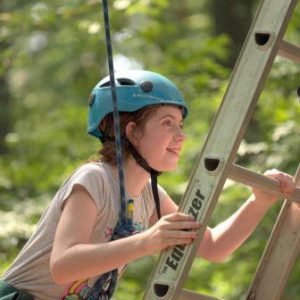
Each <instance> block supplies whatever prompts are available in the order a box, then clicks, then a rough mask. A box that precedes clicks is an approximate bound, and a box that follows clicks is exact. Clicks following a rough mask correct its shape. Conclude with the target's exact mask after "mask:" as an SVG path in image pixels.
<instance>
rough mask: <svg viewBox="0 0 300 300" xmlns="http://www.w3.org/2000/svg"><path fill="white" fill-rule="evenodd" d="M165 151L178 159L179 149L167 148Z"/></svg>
mask: <svg viewBox="0 0 300 300" xmlns="http://www.w3.org/2000/svg"><path fill="white" fill-rule="evenodd" d="M167 151H169V152H171V153H173V154H175V155H176V156H177V157H179V153H180V149H179V148H167Z"/></svg>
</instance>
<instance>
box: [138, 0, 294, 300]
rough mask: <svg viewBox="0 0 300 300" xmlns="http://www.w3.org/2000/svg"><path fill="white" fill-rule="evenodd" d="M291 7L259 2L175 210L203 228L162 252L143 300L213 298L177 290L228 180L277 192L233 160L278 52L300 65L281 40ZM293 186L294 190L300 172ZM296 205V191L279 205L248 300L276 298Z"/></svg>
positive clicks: (287, 264)
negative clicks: (188, 242)
mask: <svg viewBox="0 0 300 300" xmlns="http://www.w3.org/2000/svg"><path fill="white" fill-rule="evenodd" d="M296 4H297V0H264V1H263V2H262V3H261V4H260V6H259V8H258V11H257V14H256V16H255V19H254V22H253V24H252V26H251V28H250V31H249V34H248V36H247V39H246V42H245V44H244V46H243V49H242V52H241V54H240V57H239V59H238V61H237V64H236V67H235V69H234V72H233V74H232V77H231V80H230V83H229V86H228V89H227V91H226V93H225V96H224V99H223V101H222V104H221V106H220V108H219V111H218V114H217V116H216V118H215V120H214V123H213V126H212V128H211V130H210V132H209V135H208V137H207V139H206V142H205V144H204V147H203V149H202V151H201V153H200V155H199V157H198V160H197V163H196V166H195V168H194V170H193V173H192V176H191V178H190V181H189V184H188V187H187V190H186V192H185V194H184V196H183V199H182V201H181V203H180V206H179V210H180V211H182V212H185V213H189V214H191V215H193V216H194V217H195V218H196V220H197V221H199V222H201V223H202V224H203V226H202V227H201V229H200V230H199V235H198V237H197V238H196V240H195V241H194V242H193V243H192V244H191V245H188V246H176V247H174V248H172V249H168V250H166V251H164V252H162V253H161V254H160V256H159V259H158V262H157V265H156V267H155V268H154V270H153V272H152V275H151V278H150V280H149V282H148V286H147V289H146V291H145V294H144V297H143V300H175V299H180V300H196V299H197V300H200V299H202V300H213V299H218V298H214V297H211V296H205V295H200V294H196V293H194V292H190V291H187V290H182V286H183V283H184V280H185V278H186V276H187V275H188V272H189V269H190V267H191V265H192V262H193V259H194V256H195V254H196V251H197V248H198V246H199V244H200V241H201V239H202V237H203V234H204V231H205V227H206V226H207V223H208V221H209V218H210V216H211V214H212V212H213V210H214V208H215V205H216V203H217V200H218V197H219V195H220V193H221V190H222V188H223V185H224V183H225V180H226V179H227V178H228V177H229V178H230V179H233V180H235V181H238V182H241V183H243V184H247V185H250V186H254V187H260V188H262V189H265V190H267V191H272V192H274V193H277V194H280V192H279V188H278V185H277V182H276V181H275V180H272V179H270V178H267V177H265V176H263V175H259V174H256V173H254V172H252V171H249V170H247V169H244V168H242V167H241V166H238V165H236V164H234V160H235V158H236V153H237V150H238V148H239V145H240V143H241V140H242V138H243V135H244V133H245V130H246V128H247V126H248V123H249V120H250V119H251V116H252V114H253V112H254V109H255V106H256V103H257V100H258V98H259V95H260V93H261V90H262V88H263V85H264V82H265V80H266V78H267V76H268V73H269V71H270V69H271V67H272V64H273V62H274V59H275V57H276V55H280V56H282V57H285V58H287V59H291V60H293V61H295V62H297V63H300V48H299V47H297V46H294V45H292V44H290V43H288V42H286V41H284V40H283V36H284V33H285V31H286V27H287V25H288V22H289V20H290V17H291V15H292V12H293V11H294V9H295V6H296ZM296 181H297V182H298V184H299V185H300V167H299V168H298V171H297V175H296ZM299 185H298V186H299ZM295 202H300V189H299V188H297V189H296V191H295V192H294V193H293V194H292V195H290V197H289V198H288V199H287V200H286V202H285V203H284V205H283V207H282V210H281V212H280V214H279V217H278V220H277V222H276V225H275V227H274V229H273V232H272V235H271V238H270V240H269V242H268V245H267V247H266V250H265V252H264V254H263V257H262V260H261V262H260V264H259V267H258V269H257V273H256V276H255V278H254V280H253V283H252V286H251V288H250V290H249V293H248V296H247V300H250V299H251V300H268V299H270V300H271V299H272V300H274V299H279V298H280V294H281V292H282V290H283V287H284V285H285V283H286V280H287V276H288V274H289V272H290V270H291V267H292V264H293V261H294V260H295V257H296V254H297V252H298V245H299V241H300V207H298V205H297V203H295Z"/></svg>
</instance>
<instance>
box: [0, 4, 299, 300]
mask: <svg viewBox="0 0 300 300" xmlns="http://www.w3.org/2000/svg"><path fill="white" fill-rule="evenodd" d="M110 3H111V7H110V12H111V26H112V29H111V30H112V36H113V50H114V63H115V69H116V70H124V69H125V70H126V69H149V70H152V71H156V72H159V73H162V74H163V75H165V76H167V77H169V78H170V79H172V80H173V81H174V82H175V83H176V84H177V85H178V87H179V88H180V89H181V90H182V93H183V94H184V96H185V98H186V101H187V103H188V105H189V107H190V115H189V118H188V120H187V121H186V124H185V132H186V135H187V141H186V144H185V148H184V151H183V155H182V158H181V162H180V166H179V168H178V170H177V172H175V173H174V174H164V175H163V176H161V177H160V178H159V181H160V184H162V185H163V186H164V187H165V188H166V189H167V191H168V192H169V194H170V195H172V197H173V198H174V199H175V200H176V201H177V202H179V201H180V199H181V196H182V193H183V192H184V191H185V188H186V185H187V183H188V180H189V177H190V174H191V171H192V168H193V166H194V164H195V161H196V158H197V155H198V153H199V152H200V150H201V148H202V146H203V143H204V140H205V137H206V135H207V133H208V130H209V128H210V125H211V122H212V120H213V117H214V115H215V114H216V112H217V109H218V106H219V105H220V103H221V100H222V97H223V94H224V92H225V90H226V86H227V84H228V82H229V78H230V74H231V72H232V69H233V66H234V63H235V61H236V59H237V56H238V54H239V52H240V49H241V46H242V44H243V41H244V39H245V36H246V34H247V32H248V30H249V27H250V24H251V20H252V18H253V16H254V13H255V10H256V8H257V5H258V2H256V1H249V0H233V1H232V0H203V1H199V0H186V1H182V0H151V1H150V0H116V1H110ZM102 18H103V17H102V7H101V3H100V1H96V0H85V1H83V0H70V1H58V0H51V1H50V0H45V1H33V0H2V1H0V57H1V65H0V66H1V69H0V101H1V102H0V105H1V106H0V193H1V195H0V273H2V272H3V271H4V270H5V269H6V268H7V266H8V265H9V264H10V263H11V261H12V260H13V259H14V257H15V256H16V255H17V253H18V251H19V250H20V248H21V247H22V245H24V243H25V242H26V240H27V239H28V237H29V235H30V233H31V232H32V230H33V229H34V225H35V224H36V222H37V221H38V219H39V217H40V215H41V213H42V212H43V210H44V209H45V208H46V207H47V205H48V203H49V202H50V201H51V199H52V197H53V196H54V194H55V192H56V191H57V189H58V187H59V186H60V184H61V183H62V182H63V181H64V180H65V179H66V178H67V177H68V176H69V175H70V174H71V172H72V171H73V170H74V168H76V167H77V166H79V165H81V164H82V163H84V162H85V161H86V160H87V159H88V158H89V157H90V156H95V155H97V151H98V148H99V147H100V142H99V141H97V140H96V139H94V138H92V137H89V136H88V135H87V134H86V123H87V103H88V97H89V94H90V91H91V90H92V88H93V87H94V85H95V84H96V83H97V82H98V81H99V80H100V79H101V78H102V77H103V76H105V75H107V62H106V48H105V40H104V32H103V21H102ZM299 20H300V8H299V5H298V7H297V9H296V11H295V14H294V16H293V18H292V21H291V23H290V25H289V27H288V31H287V34H286V37H285V39H286V40H288V41H290V42H293V43H294V44H296V45H300V34H299V32H300V22H299ZM299 70H300V68H299V66H298V65H296V64H294V63H292V62H289V61H286V60H284V59H282V58H277V59H276V61H275V63H274V65H273V68H272V71H271V73H270V75H269V78H268V80H267V83H266V85H265V88H264V91H263V93H262V96H261V97H260V101H259V104H258V106H257V109H256V111H255V114H254V116H253V119H252V121H251V123H250V126H249V128H248V130H247V133H246V136H245V139H244V140H243V142H242V145H241V147H240V149H239V154H238V157H237V162H238V163H239V164H241V165H243V166H247V167H248V168H250V169H252V170H255V171H258V172H263V171H264V170H265V169H267V168H278V169H281V170H283V171H285V172H289V173H291V174H293V173H295V170H296V168H297V166H298V163H299V157H300V126H299V120H300V104H299V100H298V98H297V94H296V90H297V88H298V86H299V85H300V80H299V78H300V76H299ZM250 192H251V191H250V190H249V189H248V188H246V187H243V186H240V185H235V184H233V183H232V182H229V181H228V182H227V183H226V188H225V189H224V193H223V194H222V196H221V198H220V200H219V203H218V206H217V209H216V210H215V212H214V214H213V218H212V220H211V222H210V225H211V226H213V225H215V224H216V223H218V222H220V221H221V220H224V219H225V218H226V217H227V216H229V215H230V213H231V212H233V211H234V210H235V209H236V208H237V207H238V206H240V205H241V203H242V202H243V201H244V200H245V199H246V198H247V197H248V196H249V195H250ZM281 203H282V201H280V203H278V205H277V206H276V207H274V208H273V209H272V210H271V211H270V212H269V213H268V214H267V216H266V217H265V218H264V220H263V221H262V223H261V224H260V226H259V227H258V229H257V230H256V231H255V233H254V234H253V236H252V237H251V238H250V239H249V240H248V241H247V242H246V243H245V244H244V246H243V247H242V248H240V249H239V250H238V251H237V252H236V253H235V254H234V255H233V256H232V257H231V258H230V259H229V260H228V261H227V262H226V263H224V264H211V263H207V262H205V261H203V260H200V259H196V260H195V263H194V265H193V267H192V271H191V273H190V276H189V278H188V279H187V282H186V284H185V286H186V287H188V288H190V289H192V290H195V291H198V292H201V293H206V294H214V295H215V296H218V297H220V298H224V299H237V300H239V299H241V298H242V297H243V295H245V294H246V292H247V287H248V286H249V285H250V282H251V279H252V277H253V275H254V272H255V269H256V266H257V264H258V261H259V257H260V256H261V254H262V251H263V249H264V247H265V244H266V241H267V236H268V234H269V233H270V231H271V229H272V226H273V224H274V222H275V219H276V215H277V214H278V211H279V209H280V205H281ZM153 264H154V258H145V259H141V260H139V261H137V262H135V263H133V264H132V265H131V266H130V267H129V269H128V272H127V274H126V275H125V277H124V278H123V280H121V281H120V283H119V289H118V291H117V293H116V295H115V296H114V299H116V300H124V299H126V300H127V299H140V298H141V295H142V293H143V290H144V288H145V285H146V282H147V278H148V275H149V273H150V270H151V268H152V266H153ZM299 272H300V263H299V261H297V263H296V265H295V267H294V270H293V274H292V275H291V277H290V279H289V282H288V287H287V288H286V290H285V294H284V296H283V298H282V299H285V300H296V299H297V300H298V299H299V295H300V285H299ZM133 295H134V296H133Z"/></svg>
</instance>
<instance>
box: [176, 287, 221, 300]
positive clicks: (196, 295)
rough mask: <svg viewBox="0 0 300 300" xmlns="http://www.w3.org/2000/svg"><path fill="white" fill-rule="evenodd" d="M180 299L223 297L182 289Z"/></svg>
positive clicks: (211, 299)
mask: <svg viewBox="0 0 300 300" xmlns="http://www.w3.org/2000/svg"><path fill="white" fill-rule="evenodd" d="M178 300H222V299H221V298H216V297H211V296H207V295H202V294H199V293H195V292H191V291H189V290H185V289H184V290H182V292H181V294H180V296H179V298H178Z"/></svg>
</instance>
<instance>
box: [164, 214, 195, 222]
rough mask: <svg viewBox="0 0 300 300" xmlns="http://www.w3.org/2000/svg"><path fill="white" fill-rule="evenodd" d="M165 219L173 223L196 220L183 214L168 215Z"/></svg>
mask: <svg viewBox="0 0 300 300" xmlns="http://www.w3.org/2000/svg"><path fill="white" fill-rule="evenodd" d="M164 218H165V220H168V221H172V222H173V221H184V220H186V221H189V220H190V221H191V220H195V218H194V217H193V216H192V215H189V214H185V213H182V212H175V213H172V214H169V215H166V216H165V217H164Z"/></svg>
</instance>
